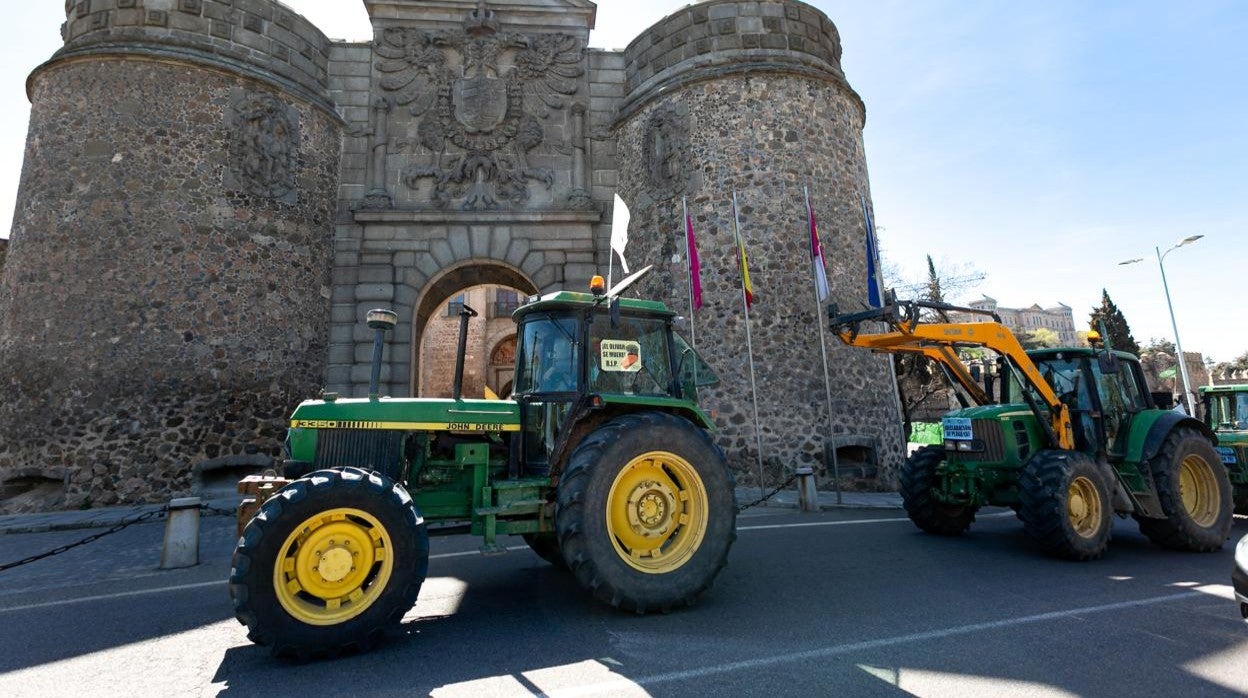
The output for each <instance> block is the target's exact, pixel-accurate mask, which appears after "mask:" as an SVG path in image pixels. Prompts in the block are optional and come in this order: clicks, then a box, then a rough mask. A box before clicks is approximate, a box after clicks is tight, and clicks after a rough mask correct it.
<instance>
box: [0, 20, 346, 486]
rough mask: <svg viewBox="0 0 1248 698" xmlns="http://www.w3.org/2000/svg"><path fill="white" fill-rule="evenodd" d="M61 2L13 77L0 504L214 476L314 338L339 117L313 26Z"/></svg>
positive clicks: (255, 447)
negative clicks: (56, 29) (20, 75)
mask: <svg viewBox="0 0 1248 698" xmlns="http://www.w3.org/2000/svg"><path fill="white" fill-rule="evenodd" d="M66 14H67V17H66V22H65V24H64V25H63V27H62V36H63V38H64V39H65V45H64V48H62V49H61V50H60V51H59V52H57V53H56V55H55V56H53V58H52V59H51V60H49V61H48V62H47V63H45V64H44V65H42V66H40V67H39V68H37V69H36V70H35V71H34V73H33V74H32V75H31V76H30V78H29V81H28V93H29V97H30V100H31V103H32V111H31V122H30V131H29V136H28V140H27V147H26V156H25V164H24V167H23V171H22V179H21V188H20V191H19V194H18V200H17V211H16V215H15V220H14V227H13V231H12V238H11V243H12V244H11V248H10V254H9V257H8V260H7V262H6V265H5V273H4V275H3V281H2V282H0V357H3V358H2V359H0V386H3V388H4V390H5V393H6V399H5V400H4V401H3V403H0V483H3V484H2V485H0V487H3V488H4V491H3V492H0V495H4V496H3V497H2V498H4V499H6V505H5V507H6V508H7V509H9V510H14V509H21V508H23V507H24V506H25V507H29V506H35V505H36V503H35V499H36V496H37V495H39V494H41V493H45V492H46V493H55V497H59V500H60V501H59V504H60V505H61V506H66V507H74V506H85V505H95V504H113V503H124V502H131V501H136V500H144V499H146V500H152V499H160V498H164V497H167V496H169V495H170V494H176V493H184V492H187V491H189V490H190V489H191V485H192V478H195V477H198V478H201V479H211V478H212V477H213V476H214V473H218V474H220V475H222V479H224V480H228V479H230V476H231V475H232V473H229V472H228V470H229V468H231V467H232V466H246V465H251V466H254V465H256V464H259V463H262V462H265V460H266V459H267V457H268V456H271V455H275V454H276V453H277V451H278V448H279V446H280V443H281V439H282V435H283V426H284V420H285V417H286V416H287V415H288V414H289V411H290V409H291V407H292V405H294V404H296V403H297V402H298V401H299V400H300V399H301V398H304V397H306V396H309V395H315V394H316V392H317V390H318V387H319V386H320V385H321V379H322V376H323V372H324V367H325V362H326V352H327V334H328V332H327V330H328V328H327V319H328V316H329V306H330V304H329V296H330V266H331V258H332V246H331V236H332V230H333V229H332V222H333V213H334V203H333V202H334V198H335V191H336V187H337V182H338V180H337V177H338V166H339V157H340V147H341V138H342V127H343V123H342V119H341V118H340V116H339V115H338V114H337V113H336V112H335V109H334V105H333V103H332V102H331V100H330V98H329V92H328V88H327V77H328V71H327V61H328V51H329V42H328V41H327V40H326V38H325V36H324V35H323V34H322V33H321V32H320V31H319V30H317V29H316V28H315V27H313V26H312V25H311V24H310V23H308V22H307V21H306V20H305V19H303V18H302V17H299V16H297V15H294V14H292V13H291V12H290V11H289V10H288V9H286V8H285V7H284V6H283V5H282V4H281V3H279V2H274V1H272V0H248V1H247V2H229V1H225V2H222V1H219V0H79V1H77V2H74V1H67V2H66ZM222 469H224V471H223V470H222ZM26 494H28V495H30V497H29V498H27V499H24V495H26ZM27 500H29V501H27ZM48 503H49V502H48V501H43V502H42V503H41V504H39V505H43V506H46V505H47V504H48Z"/></svg>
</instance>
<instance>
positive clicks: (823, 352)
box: [802, 186, 842, 504]
mask: <svg viewBox="0 0 1248 698" xmlns="http://www.w3.org/2000/svg"><path fill="white" fill-rule="evenodd" d="M802 192H803V193H805V195H806V216H807V221H808V222H809V224H810V228H811V230H810V234H811V245H812V247H811V250H810V251H811V262H812V263H816V264H823V257H822V256H820V257H819V258H818V259H817V260H816V259H815V256H814V251H815V250H814V247H813V245H814V235H815V234H816V233H815V209H814V208H813V207H812V206H811V205H810V187H809V186H806V187H802ZM810 284H811V286H812V287H813V288H814V290H815V324H816V325H818V326H819V358H821V359H823V392H824V395H825V396H826V397H827V401H828V436H829V438H830V439H831V440H832V481H833V482H834V483H835V485H836V503H837V504H841V503H842V502H841V463H840V458H839V457H838V456H837V453H836V428H835V427H834V426H833V424H832V420H833V416H834V415H835V413H834V412H833V411H832V379H831V378H830V377H829V374H828V340H827V338H826V337H825V336H824V331H823V312H822V307H821V305H820V303H821V301H820V299H819V279H818V278H816V277H815V275H814V274H811V276H810Z"/></svg>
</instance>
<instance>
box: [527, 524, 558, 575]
mask: <svg viewBox="0 0 1248 698" xmlns="http://www.w3.org/2000/svg"><path fill="white" fill-rule="evenodd" d="M524 542H525V543H528V544H529V549H530V550H532V551H533V552H535V553H537V556H538V557H540V558H542V559H543V560H545V561H546V562H549V563H550V564H552V565H554V566H555V567H558V568H560V569H565V570H566V569H567V568H568V563H566V562H564V561H563V551H562V550H561V549H560V548H559V536H557V535H555V534H553V533H526V534H524Z"/></svg>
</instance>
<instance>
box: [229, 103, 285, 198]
mask: <svg viewBox="0 0 1248 698" xmlns="http://www.w3.org/2000/svg"><path fill="white" fill-rule="evenodd" d="M298 124H299V117H298V112H296V111H295V110H294V109H293V108H292V107H290V105H287V104H285V103H284V102H282V101H281V100H279V99H278V98H277V97H275V96H273V95H271V94H269V93H267V92H238V93H236V94H235V96H234V98H233V99H232V100H231V103H230V108H229V110H227V125H228V126H229V129H230V136H231V141H230V167H229V168H228V169H227V171H226V182H225V185H226V186H227V187H229V188H232V189H240V190H242V191H245V192H247V193H249V194H254V195H256V196H262V197H265V198H269V199H278V200H283V201H287V200H290V199H292V198H293V197H294V196H295V166H296V163H297V162H298V150H299V129H298Z"/></svg>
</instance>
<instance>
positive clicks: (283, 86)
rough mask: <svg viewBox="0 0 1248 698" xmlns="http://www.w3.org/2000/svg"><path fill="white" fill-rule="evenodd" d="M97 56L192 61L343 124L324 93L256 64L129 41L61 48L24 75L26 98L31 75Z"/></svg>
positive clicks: (178, 61) (193, 51)
mask: <svg viewBox="0 0 1248 698" xmlns="http://www.w3.org/2000/svg"><path fill="white" fill-rule="evenodd" d="M101 58H129V59H137V60H149V61H155V62H169V63H194V64H196V65H199V66H202V67H204V68H208V69H212V70H216V71H218V72H221V73H224V74H226V75H234V76H238V77H243V78H247V79H251V80H255V81H257V82H261V83H266V84H268V85H270V86H272V87H276V88H277V89H279V90H281V91H283V92H286V93H288V94H292V95H294V96H296V97H299V98H301V99H303V100H304V101H306V102H307V103H308V104H310V105H312V106H313V107H316V108H317V109H319V110H321V111H323V112H325V113H326V114H327V115H329V116H330V117H332V118H333V120H334V121H335V122H336V123H338V124H339V125H345V124H346V121H344V120H343V118H342V115H340V114H339V113H338V111H337V110H336V109H335V108H334V105H333V102H331V101H330V100H329V95H328V94H317V93H315V92H313V91H311V90H309V89H308V88H306V87H304V86H303V85H302V84H300V83H297V82H295V81H293V80H288V79H286V78H283V77H281V76H279V75H275V74H273V73H269V72H266V71H264V70H261V69H260V68H258V67H256V66H253V65H250V64H248V63H244V62H242V61H236V60H233V59H230V58H227V57H225V56H221V55H218V54H211V53H204V52H201V51H196V50H194V49H186V48H178V47H174V46H166V45H159V44H157V45H143V44H135V43H129V42H127V43H122V44H111V43H101V44H92V45H90V46H83V47H80V48H71V49H62V50H61V51H58V52H57V53H56V55H55V56H53V57H52V58H51V59H49V60H48V61H47V62H46V63H44V64H42V65H40V66H38V67H37V68H35V69H34V70H33V71H31V73H30V76H29V77H27V78H26V97H27V99H30V98H31V88H32V86H33V84H34V80H35V78H36V77H38V76H39V75H40V74H41V73H43V72H44V71H46V70H50V69H52V68H55V67H57V66H60V65H66V64H70V63H80V62H90V61H94V60H99V59H101Z"/></svg>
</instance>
